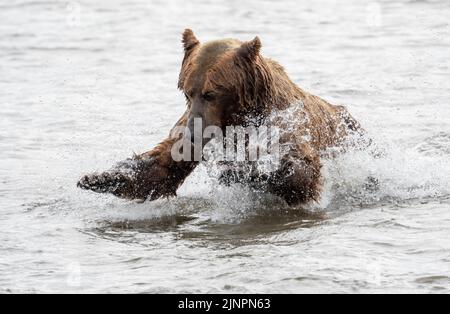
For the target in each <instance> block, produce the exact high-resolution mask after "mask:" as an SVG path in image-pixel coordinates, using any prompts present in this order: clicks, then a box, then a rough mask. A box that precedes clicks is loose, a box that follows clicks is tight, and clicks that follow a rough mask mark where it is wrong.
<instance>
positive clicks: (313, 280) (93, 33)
mask: <svg viewBox="0 0 450 314" xmlns="http://www.w3.org/2000/svg"><path fill="white" fill-rule="evenodd" d="M449 16H450V3H449V2H448V1H446V0H436V1H433V0H429V1H425V0H423V1H419V0H415V1H414V0H389V1H372V2H366V1H359V0H347V1H345V3H340V4H337V1H333V0H316V1H308V2H306V1H304V2H299V1H294V0H292V1H252V0H250V1H235V0H231V1H230V0H228V1H214V2H213V1H206V0H192V1H172V0H164V1H137V0H130V1H125V0H123V1H121V0H120V1H119V0H112V1H111V0H108V1H106V0H98V1H88V0H79V1H72V2H70V1H69V2H67V1H58V0H48V1H45V0H35V1H30V0H11V1H3V2H2V4H0V126H1V128H0V292H12V293H18V292H31V293H44V292H48V293H50V292H64V293H66V292H67V293H69V292H75V293H80V292H87V293H96V292H102V293H109V292H140V293H165V292H167V293H177V292H188V293H191V292H193V293H197V292H205V293H216V292H223V293H231V292H234V293H245V292H261V293H269V292H270V293H300V292H305V293H313V292H324V293H337V292H344V293H352V292H356V293H380V292H410V293H416V292H433V293H448V292H450V180H449V176H450V160H449V157H450V101H449V99H450V85H449V77H450V60H449V56H450V26H449V20H448V17H449ZM185 27H191V28H192V29H194V31H195V32H196V35H197V37H198V38H199V39H200V40H202V41H207V40H211V39H216V38H223V37H235V38H238V39H241V40H247V39H251V38H253V37H254V36H255V35H258V36H260V38H261V40H262V42H263V54H264V55H265V56H270V57H272V58H274V59H276V60H278V61H279V62H280V63H281V64H283V65H284V66H285V68H286V69H287V71H288V73H289V74H290V76H291V77H292V79H293V80H294V81H295V82H296V83H298V84H299V85H300V86H302V87H303V88H304V89H306V90H308V91H311V92H313V93H314V94H317V95H319V96H321V97H323V98H325V99H327V100H329V101H330V102H332V103H336V104H343V105H346V106H348V108H349V110H350V111H351V112H352V114H353V115H354V116H355V117H356V118H357V119H358V120H359V121H360V122H361V124H362V125H363V126H364V127H365V128H366V129H367V130H368V132H369V134H370V135H371V136H372V137H373V138H374V139H375V140H376V142H377V143H378V145H380V146H381V147H383V150H384V151H385V154H384V156H383V157H382V158H379V159H373V158H372V157H370V156H369V155H367V154H365V153H361V152H359V153H348V154H346V155H344V156H342V157H340V158H338V159H337V160H333V161H331V160H330V161H327V162H326V165H325V167H324V169H323V171H324V176H325V178H326V187H325V191H324V193H323V196H322V199H321V201H320V202H319V203H317V204H314V205H313V206H311V208H309V212H310V213H309V214H305V213H304V212H301V211H299V210H295V209H291V208H288V207H287V206H286V205H283V204H282V203H281V202H280V201H279V200H277V199H274V198H273V197H270V196H268V195H259V194H257V193H254V192H251V191H249V190H247V189H245V188H242V187H239V186H234V187H230V188H225V187H222V186H218V185H217V183H215V181H214V180H213V179H211V178H210V177H209V176H208V173H209V172H208V170H207V167H206V166H203V167H200V168H198V169H197V170H196V172H195V173H194V174H193V176H192V177H191V178H189V180H188V181H187V182H186V183H185V184H184V186H183V187H182V188H181V189H180V192H179V197H178V198H175V199H170V200H160V201H156V202H152V203H150V202H147V203H144V204H136V203H132V202H127V201H124V200H119V199H116V198H114V197H112V196H104V195H97V194H93V193H89V192H86V191H81V190H78V189H77V188H76V182H77V180H78V179H79V177H80V176H81V175H82V174H84V173H86V172H90V171H94V170H104V169H107V168H108V167H109V166H110V165H112V164H113V163H114V162H116V161H118V160H122V159H124V158H126V157H129V156H131V155H132V153H133V152H137V153H140V152H144V151H146V150H148V149H150V148H152V146H153V145H155V144H156V143H157V142H158V141H159V140H160V139H161V138H163V137H164V136H165V135H166V134H167V133H168V131H169V129H170V128H171V126H172V125H173V124H174V122H175V121H176V120H177V119H178V117H179V116H180V115H181V114H182V112H184V106H185V104H184V99H183V95H182V94H181V93H180V92H178V91H177V89H176V85H177V76H178V71H179V66H180V62H181V59H182V50H181V44H180V34H181V32H182V31H183V29H184V28H185ZM368 176H374V177H376V178H377V179H378V180H379V182H380V188H379V189H378V190H377V191H368V190H367V189H365V182H366V178H367V177H368Z"/></svg>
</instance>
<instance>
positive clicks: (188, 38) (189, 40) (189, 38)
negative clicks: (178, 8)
mask: <svg viewBox="0 0 450 314" xmlns="http://www.w3.org/2000/svg"><path fill="white" fill-rule="evenodd" d="M181 41H182V43H183V47H184V51H185V52H188V51H189V50H191V49H192V48H194V47H195V46H197V45H198V44H200V42H199V41H198V39H197V37H195V35H194V32H193V31H192V29H189V28H186V29H185V30H184V32H183V39H182V40H181Z"/></svg>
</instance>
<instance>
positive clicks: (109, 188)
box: [77, 172, 131, 196]
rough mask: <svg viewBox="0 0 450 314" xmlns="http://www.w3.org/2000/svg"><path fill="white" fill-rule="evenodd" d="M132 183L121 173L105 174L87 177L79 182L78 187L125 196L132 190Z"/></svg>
mask: <svg viewBox="0 0 450 314" xmlns="http://www.w3.org/2000/svg"><path fill="white" fill-rule="evenodd" d="M130 183H131V180H130V178H128V177H126V176H125V175H123V174H121V173H119V172H104V173H101V174H91V175H85V176H84V177H82V178H81V180H80V181H78V184H77V186H78V187H79V188H81V189H84V190H91V191H94V192H97V193H112V194H114V195H117V196H123V195H125V193H126V191H127V190H128V189H129V188H130Z"/></svg>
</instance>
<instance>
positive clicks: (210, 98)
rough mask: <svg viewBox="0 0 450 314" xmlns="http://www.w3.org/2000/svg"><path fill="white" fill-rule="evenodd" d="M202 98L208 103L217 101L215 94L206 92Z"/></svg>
mask: <svg viewBox="0 0 450 314" xmlns="http://www.w3.org/2000/svg"><path fill="white" fill-rule="evenodd" d="M202 98H203V99H204V100H206V101H213V100H214V99H215V95H214V93H213V92H206V93H204V94H203V95H202Z"/></svg>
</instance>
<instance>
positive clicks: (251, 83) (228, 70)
mask: <svg viewBox="0 0 450 314" xmlns="http://www.w3.org/2000/svg"><path fill="white" fill-rule="evenodd" d="M182 42H183V45H184V59H183V63H182V67H181V72H180V77H179V83H178V87H179V89H180V90H182V91H183V92H184V94H185V96H186V100H187V105H188V107H189V111H188V112H189V116H188V128H189V130H190V131H191V134H192V136H193V134H194V132H193V130H194V120H195V119H201V121H202V127H203V130H204V129H205V128H206V127H208V126H217V127H219V128H222V129H224V128H225V127H226V126H235V125H245V124H250V123H258V120H260V119H261V118H263V117H264V116H265V114H266V113H267V112H266V111H267V110H268V104H269V103H271V102H273V100H274V99H273V97H274V95H276V94H277V91H276V90H274V88H275V89H276V86H275V85H274V82H273V81H274V78H273V75H272V72H273V71H274V69H273V65H269V63H268V61H267V60H266V59H264V58H263V57H261V55H260V49H261V41H260V40H259V38H258V37H255V39H253V40H251V41H248V42H241V41H238V40H235V39H223V40H216V41H211V42H207V43H205V44H201V43H200V41H199V40H198V39H197V38H196V37H195V35H194V33H193V32H192V30H190V29H186V30H185V31H184V33H183V39H182ZM275 70H276V71H282V68H281V66H279V67H278V66H277V69H275ZM203 130H202V131H203Z"/></svg>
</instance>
